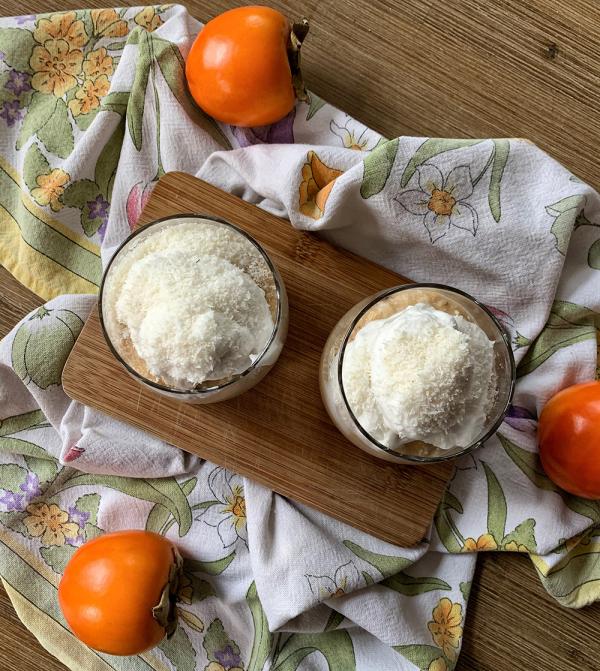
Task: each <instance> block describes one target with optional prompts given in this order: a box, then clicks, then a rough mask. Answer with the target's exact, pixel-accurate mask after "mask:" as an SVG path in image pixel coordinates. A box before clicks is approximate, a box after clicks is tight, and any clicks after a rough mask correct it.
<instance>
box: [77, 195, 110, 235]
mask: <svg viewBox="0 0 600 671" xmlns="http://www.w3.org/2000/svg"><path fill="white" fill-rule="evenodd" d="M103 222H104V220H103V219H102V217H93V218H92V217H91V216H90V206H89V203H86V204H85V205H84V206H83V208H82V210H81V228H83V232H84V233H85V234H86V235H87V236H88V238H90V237H92V235H94V234H95V233H96V232H97V231H98V229H99V228H100V226H102V224H103Z"/></svg>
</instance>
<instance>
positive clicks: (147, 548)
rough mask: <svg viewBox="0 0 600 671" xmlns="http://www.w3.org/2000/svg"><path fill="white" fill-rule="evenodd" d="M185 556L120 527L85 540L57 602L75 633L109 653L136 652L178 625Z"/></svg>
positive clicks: (70, 564) (162, 540)
mask: <svg viewBox="0 0 600 671" xmlns="http://www.w3.org/2000/svg"><path fill="white" fill-rule="evenodd" d="M181 566H182V559H181V556H180V554H179V552H178V550H177V548H176V547H175V545H173V543H171V542H170V541H169V540H167V539H166V538H164V537H163V536H160V535H159V534H155V533H152V532H148V531H135V530H134V531H118V532H115V533H109V534H105V535H104V536H100V537H98V538H95V539H93V540H91V541H88V542H87V543H84V544H83V545H82V546H81V547H80V548H79V549H78V550H77V551H76V552H75V554H74V555H73V556H72V557H71V559H70V560H69V562H68V564H67V566H66V568H65V572H64V575H63V577H62V580H61V581H60V585H59V587H58V600H59V603H60V607H61V610H62V612H63V615H64V617H65V620H66V621H67V624H68V625H69V627H70V629H71V631H72V632H73V633H74V634H75V636H77V638H79V639H80V640H81V641H83V643H85V644H86V645H88V646H89V647H90V648H94V649H95V650H99V651H100V652H105V653H108V654H109V655H137V654H139V653H141V652H143V651H144V650H149V649H150V648H153V647H154V646H156V645H158V644H159V643H160V642H161V640H162V639H163V638H164V636H165V635H168V634H170V633H172V632H173V631H174V630H175V627H176V615H175V597H176V594H177V586H178V583H179V576H180V574H181Z"/></svg>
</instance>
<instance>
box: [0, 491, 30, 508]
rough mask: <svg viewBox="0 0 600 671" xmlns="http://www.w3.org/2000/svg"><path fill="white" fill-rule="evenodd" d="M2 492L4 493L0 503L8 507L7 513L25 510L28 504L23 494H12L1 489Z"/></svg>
mask: <svg viewBox="0 0 600 671" xmlns="http://www.w3.org/2000/svg"><path fill="white" fill-rule="evenodd" d="M0 491H1V492H3V493H2V496H0V503H2V504H4V505H5V506H6V512H11V511H13V510H25V506H26V503H25V501H24V498H25V497H24V496H23V494H17V492H11V491H9V490H7V489H0Z"/></svg>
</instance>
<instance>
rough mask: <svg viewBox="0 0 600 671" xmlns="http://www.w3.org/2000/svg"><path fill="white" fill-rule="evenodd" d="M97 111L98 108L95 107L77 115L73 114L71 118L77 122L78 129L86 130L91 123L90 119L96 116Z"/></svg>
mask: <svg viewBox="0 0 600 671" xmlns="http://www.w3.org/2000/svg"><path fill="white" fill-rule="evenodd" d="M99 111H100V110H99V109H95V110H92V111H91V112H88V113H87V114H78V115H77V116H74V117H73V120H74V121H75V123H76V124H77V128H79V130H87V129H88V128H89V127H90V126H91V125H92V121H93V120H94V119H95V118H96V115H97V114H98V112H99Z"/></svg>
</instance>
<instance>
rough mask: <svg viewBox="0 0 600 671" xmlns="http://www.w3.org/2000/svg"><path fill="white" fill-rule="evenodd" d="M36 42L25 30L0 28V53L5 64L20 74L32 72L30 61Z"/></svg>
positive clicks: (29, 32)
mask: <svg viewBox="0 0 600 671" xmlns="http://www.w3.org/2000/svg"><path fill="white" fill-rule="evenodd" d="M34 46H36V41H35V40H34V39H33V35H32V34H31V31H29V30H25V29H24V28H0V51H1V52H2V53H3V54H4V62H5V63H6V64H7V65H9V66H10V67H11V68H14V69H15V70H19V71H20V72H31V66H30V65H29V59H30V58H31V52H32V51H33V47H34Z"/></svg>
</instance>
